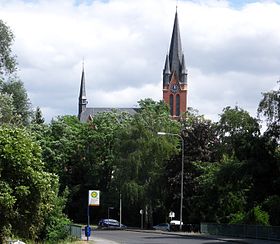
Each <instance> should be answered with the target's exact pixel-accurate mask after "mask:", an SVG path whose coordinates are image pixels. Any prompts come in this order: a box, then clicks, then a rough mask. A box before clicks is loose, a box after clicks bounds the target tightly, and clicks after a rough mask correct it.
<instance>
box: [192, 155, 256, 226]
mask: <svg viewBox="0 0 280 244" xmlns="http://www.w3.org/2000/svg"><path fill="white" fill-rule="evenodd" d="M194 165H195V166H196V168H197V170H198V171H200V176H198V177H197V178H195V180H196V184H197V186H198V190H197V194H196V195H195V196H193V199H192V206H195V207H194V209H193V212H194V213H195V214H196V215H198V216H200V220H201V221H210V222H218V223H228V222H229V220H230V218H231V215H232V214H234V213H237V212H240V211H242V210H244V209H245V207H246V198H247V197H246V196H247V192H248V191H249V189H250V184H251V182H250V178H249V179H248V178H247V177H246V174H245V172H244V163H242V162H240V161H239V160H237V159H236V158H228V157H224V158H223V160H222V161H221V162H220V163H212V164H209V163H195V164H194Z"/></svg>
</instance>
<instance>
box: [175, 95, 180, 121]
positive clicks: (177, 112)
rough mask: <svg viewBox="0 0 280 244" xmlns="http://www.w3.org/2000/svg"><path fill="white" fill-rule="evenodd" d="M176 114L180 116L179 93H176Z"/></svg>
mask: <svg viewBox="0 0 280 244" xmlns="http://www.w3.org/2000/svg"><path fill="white" fill-rule="evenodd" d="M176 116H180V95H179V94H177V95H176Z"/></svg>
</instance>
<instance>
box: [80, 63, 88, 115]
mask: <svg viewBox="0 0 280 244" xmlns="http://www.w3.org/2000/svg"><path fill="white" fill-rule="evenodd" d="M86 110H87V97H86V84H85V71H84V64H83V70H82V78H81V85H80V95H79V106H78V118H79V120H81V115H82V113H84V112H85V111H86Z"/></svg>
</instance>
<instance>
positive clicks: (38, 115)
mask: <svg viewBox="0 0 280 244" xmlns="http://www.w3.org/2000/svg"><path fill="white" fill-rule="evenodd" d="M44 122H45V119H44V118H43V114H42V111H41V109H40V107H37V108H36V110H35V112H34V114H33V118H32V121H31V123H33V124H34V123H35V124H44Z"/></svg>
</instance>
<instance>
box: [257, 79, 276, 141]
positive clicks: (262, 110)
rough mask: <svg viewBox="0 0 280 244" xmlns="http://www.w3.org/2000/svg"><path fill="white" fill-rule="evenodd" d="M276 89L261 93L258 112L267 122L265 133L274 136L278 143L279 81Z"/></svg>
mask: <svg viewBox="0 0 280 244" xmlns="http://www.w3.org/2000/svg"><path fill="white" fill-rule="evenodd" d="M278 84H279V85H278V90H272V91H269V92H265V93H263V98H262V100H261V101H260V103H259V107H258V114H259V115H263V116H264V117H265V118H266V122H267V126H268V129H267V132H266V133H267V134H268V136H269V137H271V138H275V139H276V140H277V141H278V143H279V139H280V81H278Z"/></svg>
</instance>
